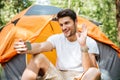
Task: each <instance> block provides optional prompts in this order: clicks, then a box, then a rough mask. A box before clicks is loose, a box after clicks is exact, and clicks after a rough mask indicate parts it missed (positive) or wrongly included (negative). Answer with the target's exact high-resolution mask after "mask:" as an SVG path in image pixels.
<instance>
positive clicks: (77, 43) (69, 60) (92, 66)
mask: <svg viewBox="0 0 120 80" xmlns="http://www.w3.org/2000/svg"><path fill="white" fill-rule="evenodd" d="M57 18H58V22H59V24H60V27H61V29H62V32H63V33H61V34H55V35H52V36H50V37H49V38H48V39H47V41H45V42H42V43H32V44H31V47H32V49H31V50H28V48H27V47H26V44H25V42H24V41H22V40H20V41H19V42H16V43H15V46H14V48H15V49H16V51H17V53H18V54H25V53H31V54H33V55H34V56H33V58H32V59H31V61H30V63H29V65H28V66H27V68H26V69H25V71H24V73H23V75H22V80H36V79H37V78H38V76H41V78H40V80H46V79H49V80H100V71H99V70H98V69H97V66H96V59H95V55H96V54H99V50H98V47H97V44H96V42H95V41H94V40H93V39H92V38H90V37H88V36H87V28H86V25H83V26H82V32H81V33H80V32H77V16H76V13H75V12H74V11H73V10H71V9H65V10H62V11H60V12H59V13H58V14H57ZM53 49H56V52H57V53H56V54H57V62H56V67H55V66H53V65H52V64H51V62H50V61H49V60H48V59H47V58H46V57H45V56H44V55H43V54H41V53H42V52H46V51H51V50H53ZM39 53H40V54H39Z"/></svg>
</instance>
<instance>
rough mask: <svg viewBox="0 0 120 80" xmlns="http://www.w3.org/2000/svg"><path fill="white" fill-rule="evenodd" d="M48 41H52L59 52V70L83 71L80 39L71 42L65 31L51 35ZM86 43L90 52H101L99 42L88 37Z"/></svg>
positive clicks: (57, 65)
mask: <svg viewBox="0 0 120 80" xmlns="http://www.w3.org/2000/svg"><path fill="white" fill-rule="evenodd" d="M47 41H49V42H51V43H52V45H53V46H54V48H55V49H56V52H57V63H56V67H57V68H58V69H59V70H74V71H79V72H83V67H82V62H81V49H80V45H79V43H78V41H77V40H76V41H74V42H70V41H68V40H67V38H66V37H65V36H64V34H63V33H61V34H56V35H53V36H50V37H49V38H48V39H47ZM86 44H87V46H88V48H89V51H88V52H89V53H95V54H99V51H98V47H97V43H96V41H95V40H93V39H92V38H90V37H87V40H86Z"/></svg>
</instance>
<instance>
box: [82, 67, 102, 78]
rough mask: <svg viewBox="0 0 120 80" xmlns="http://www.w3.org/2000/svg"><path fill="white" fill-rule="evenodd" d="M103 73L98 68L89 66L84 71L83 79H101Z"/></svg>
mask: <svg viewBox="0 0 120 80" xmlns="http://www.w3.org/2000/svg"><path fill="white" fill-rule="evenodd" d="M100 79H101V73H100V70H99V69H97V68H89V69H88V70H87V72H85V73H84V75H83V77H82V79H81V80H100Z"/></svg>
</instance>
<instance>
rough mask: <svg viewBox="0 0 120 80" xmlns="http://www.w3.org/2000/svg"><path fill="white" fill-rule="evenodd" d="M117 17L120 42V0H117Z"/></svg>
mask: <svg viewBox="0 0 120 80" xmlns="http://www.w3.org/2000/svg"><path fill="white" fill-rule="evenodd" d="M116 19H117V27H118V37H119V42H120V0H116Z"/></svg>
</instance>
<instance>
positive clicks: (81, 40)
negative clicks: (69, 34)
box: [76, 24, 87, 46]
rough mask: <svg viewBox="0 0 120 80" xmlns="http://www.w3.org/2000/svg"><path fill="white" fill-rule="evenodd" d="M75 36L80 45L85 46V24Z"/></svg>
mask: <svg viewBox="0 0 120 80" xmlns="http://www.w3.org/2000/svg"><path fill="white" fill-rule="evenodd" d="M76 36H77V40H78V42H79V44H80V46H86V38H87V26H86V25H85V24H83V25H82V32H81V33H79V32H78V33H76Z"/></svg>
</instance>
